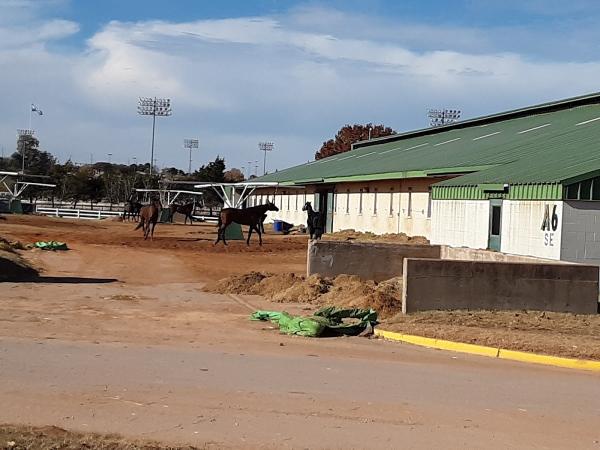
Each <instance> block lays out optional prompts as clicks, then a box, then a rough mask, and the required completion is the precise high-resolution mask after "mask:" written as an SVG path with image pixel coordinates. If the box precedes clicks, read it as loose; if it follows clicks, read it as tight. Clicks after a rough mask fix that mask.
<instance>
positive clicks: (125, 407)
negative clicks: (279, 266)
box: [0, 338, 600, 449]
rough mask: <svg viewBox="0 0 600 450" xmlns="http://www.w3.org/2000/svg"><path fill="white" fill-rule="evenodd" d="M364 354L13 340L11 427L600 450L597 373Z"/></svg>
mask: <svg viewBox="0 0 600 450" xmlns="http://www.w3.org/2000/svg"><path fill="white" fill-rule="evenodd" d="M357 339H358V338H357ZM336 341H337V340H336V339H332V340H323V344H322V345H323V346H324V347H332V346H333V347H335V346H336V345H337V344H336ZM362 341H364V339H363V340H362ZM364 345H365V344H360V345H358V347H364ZM366 345H368V346H371V345H372V346H373V348H375V347H378V348H377V351H376V352H375V356H374V357H373V358H364V357H363V355H362V354H357V355H353V353H352V351H348V350H347V347H345V348H344V351H343V352H342V351H341V352H340V354H339V355H336V354H331V352H324V353H323V354H321V355H319V354H309V353H307V354H302V355H299V354H297V351H294V352H291V353H292V354H290V353H288V352H287V351H286V347H285V346H283V347H281V348H279V349H270V350H267V351H257V352H245V351H244V350H243V346H242V345H241V343H240V348H239V351H232V350H231V348H230V347H228V348H227V350H226V351H222V350H221V351H220V350H219V349H216V348H214V347H210V348H209V347H206V348H177V347H160V346H133V345H123V344H91V343H72V342H65V341H59V340H43V339H42V340H35V339H12V338H8V339H7V338H3V339H1V341H0V382H1V383H0V404H2V405H3V407H2V408H0V422H10V423H30V424H34V425H47V424H54V425H57V426H61V427H64V428H68V429H75V430H83V431H99V432H118V433H122V434H125V435H127V436H135V437H144V438H149V439H158V440H162V441H170V442H179V443H194V444H204V443H209V444H210V443H212V444H213V446H214V448H223V447H232V448H311V449H313V448H336V449H337V448H339V449H350V448H396V449H398V448H427V449H431V448H486V449H489V448H503V449H504V448H528V449H529V448H531V449H546V448H556V449H567V448H570V449H587V448H589V449H600V443H599V441H600V376H598V375H597V374H590V373H584V372H577V371H569V370H563V369H554V368H548V367H537V366H530V365H526V364H519V363H512V362H507V361H499V360H493V359H486V358H480V357H471V356H465V355H454V354H452V353H447V352H441V351H434V350H429V349H422V348H416V347H412V346H409V345H402V344H393V343H387V342H381V341H370V342H367V343H366ZM362 350H363V351H364V348H362ZM334 353H335V352H334Z"/></svg>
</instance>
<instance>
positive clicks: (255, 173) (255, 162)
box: [254, 161, 258, 177]
mask: <svg viewBox="0 0 600 450" xmlns="http://www.w3.org/2000/svg"><path fill="white" fill-rule="evenodd" d="M254 176H255V177H257V176H258V161H254Z"/></svg>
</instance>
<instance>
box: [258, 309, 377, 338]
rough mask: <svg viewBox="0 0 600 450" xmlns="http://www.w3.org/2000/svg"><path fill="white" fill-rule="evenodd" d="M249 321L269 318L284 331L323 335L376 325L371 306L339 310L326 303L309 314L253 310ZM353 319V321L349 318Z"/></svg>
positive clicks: (351, 333)
mask: <svg viewBox="0 0 600 450" xmlns="http://www.w3.org/2000/svg"><path fill="white" fill-rule="evenodd" d="M250 318H251V319H252V320H265V321H266V320H270V321H271V322H273V323H276V324H278V325H279V331H281V332H282V333H284V334H295V335H298V336H308V337H318V336H326V335H330V336H331V335H348V336H356V335H359V334H361V333H362V332H364V331H365V330H367V329H372V328H373V327H374V326H375V325H377V323H378V322H377V313H376V312H375V311H374V310H373V309H342V308H336V307H335V306H328V307H325V308H321V309H319V310H318V311H316V312H315V313H314V314H313V315H312V316H304V317H303V316H292V315H291V314H288V313H286V312H279V311H256V312H255V313H254V314H252V315H251V316H250ZM349 319H353V320H349Z"/></svg>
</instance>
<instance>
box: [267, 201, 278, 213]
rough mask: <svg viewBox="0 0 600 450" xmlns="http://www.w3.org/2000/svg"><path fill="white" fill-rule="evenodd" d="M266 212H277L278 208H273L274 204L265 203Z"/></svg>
mask: <svg viewBox="0 0 600 450" xmlns="http://www.w3.org/2000/svg"><path fill="white" fill-rule="evenodd" d="M267 211H279V208H278V207H277V206H275V203H273V202H267Z"/></svg>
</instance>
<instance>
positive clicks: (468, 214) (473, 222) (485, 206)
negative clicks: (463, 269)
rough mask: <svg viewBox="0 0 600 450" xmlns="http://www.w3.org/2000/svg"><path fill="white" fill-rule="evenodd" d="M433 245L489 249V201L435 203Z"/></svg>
mask: <svg viewBox="0 0 600 450" xmlns="http://www.w3.org/2000/svg"><path fill="white" fill-rule="evenodd" d="M431 216H432V223H431V243H432V244H438V245H449V246H452V247H470V248H487V247H488V233H489V221H490V202H489V200H433V201H432V213H431Z"/></svg>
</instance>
